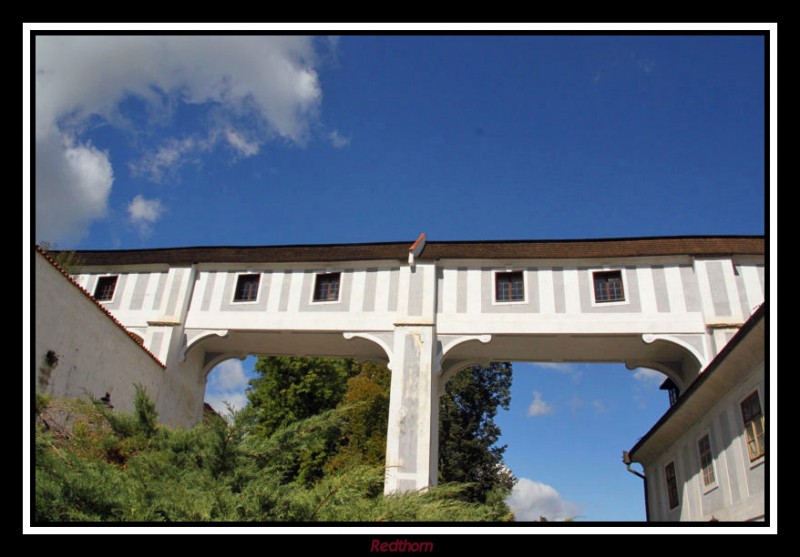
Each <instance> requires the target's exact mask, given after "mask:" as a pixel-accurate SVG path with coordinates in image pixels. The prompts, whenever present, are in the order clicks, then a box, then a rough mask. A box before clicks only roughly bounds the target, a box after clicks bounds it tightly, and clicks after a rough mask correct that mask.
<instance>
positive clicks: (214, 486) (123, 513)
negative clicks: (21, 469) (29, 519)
mask: <svg viewBox="0 0 800 557" xmlns="http://www.w3.org/2000/svg"><path fill="white" fill-rule="evenodd" d="M138 396H139V395H138V393H137V397H138ZM148 400H149V399H147V397H146V395H145V393H144V392H143V391H142V401H143V402H145V404H142V405H141V409H142V410H143V411H140V410H139V409H137V411H136V412H135V413H134V414H133V415H127V416H126V415H122V414H116V413H113V412H110V411H109V410H108V409H107V408H105V407H103V406H102V405H100V404H98V403H94V402H91V401H77V400H64V399H52V398H47V397H37V401H36V405H35V409H36V413H37V422H36V438H35V476H34V477H35V496H34V520H35V521H36V522H72V521H80V522H92V521H106V522H108V521H126V522H130V521H134V522H183V521H236V522H240V521H260V522H270V521H278V522H303V521H337V522H338V521H358V522H381V523H391V522H401V521H426V522H431V521H448V522H450V521H485V520H498V519H502V518H506V519H508V518H509V517H508V516H507V513H505V514H504V511H503V509H502V508H501V507H492V506H489V505H480V504H477V503H468V502H465V501H463V497H462V496H461V490H462V488H461V487H460V486H455V485H451V486H442V487H441V488H436V489H431V490H429V491H428V492H427V493H424V494H418V493H407V494H403V495H398V496H389V497H386V496H384V495H383V494H382V487H383V468H382V466H369V465H365V464H351V465H349V466H347V467H343V468H342V469H340V470H337V471H334V472H330V473H327V474H325V475H324V476H323V477H321V478H320V479H319V480H318V481H316V482H314V483H312V484H306V483H304V482H301V481H297V480H296V478H295V473H294V469H295V468H296V466H297V458H298V455H302V454H303V453H304V451H306V450H307V448H308V446H309V444H312V445H313V439H315V438H316V437H318V436H322V437H326V435H327V432H329V431H331V430H335V429H341V428H342V424H343V422H344V420H345V416H344V414H345V412H343V411H342V410H341V409H332V410H327V411H325V412H323V413H321V414H317V415H315V416H312V417H309V418H305V419H301V420H297V421H294V422H291V423H289V424H287V425H284V426H281V427H278V428H277V429H275V431H273V433H272V434H271V435H258V434H256V433H255V432H254V431H253V430H252V429H251V426H250V425H249V424H248V422H246V421H243V420H242V416H241V415H234V416H233V419H232V420H231V421H227V420H224V419H222V418H219V417H216V418H212V419H209V420H206V421H204V422H203V423H202V424H200V425H198V426H197V427H195V428H193V429H191V430H181V429H176V430H171V429H169V428H166V427H162V426H158V427H156V428H155V429H152V428H151V424H150V423H149V421H150V418H151V417H152V414H150V412H149V410H148V408H149V404H147V401H148ZM343 408H345V407H343ZM121 424H125V425H121Z"/></svg>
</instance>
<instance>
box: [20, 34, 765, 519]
mask: <svg viewBox="0 0 800 557" xmlns="http://www.w3.org/2000/svg"><path fill="white" fill-rule="evenodd" d="M764 59H765V42H764V39H763V38H762V37H759V36H689V35H674V36H533V35H527V36H347V35H345V36H338V37H322V36H320V37H302V36H194V37H179V36H172V37H158V36H131V37H120V36H116V37H115V36H105V37H100V36H89V37H78V36H61V37H55V36H51V37H48V36H40V37H39V38H38V39H37V44H36V78H35V90H36V97H35V104H34V105H33V108H34V112H35V116H36V121H35V126H32V127H31V130H32V131H33V133H34V137H35V141H34V144H35V155H36V159H35V161H36V162H35V168H34V169H33V171H32V173H33V175H34V176H35V188H34V189H33V190H32V191H33V192H34V193H33V194H32V196H33V198H34V199H35V202H36V205H35V207H36V212H35V217H36V221H35V231H34V239H35V240H37V241H40V240H48V241H51V242H56V243H57V244H58V246H59V247H64V248H76V249H125V248H149V247H165V246H190V245H258V244H267V245H268V244H303V243H314V244H316V243H349V242H377V241H398V240H408V241H409V242H411V241H413V240H414V239H415V238H416V237H417V236H418V235H419V233H421V232H426V233H427V234H428V238H429V239H430V240H433V241H436V240H490V239H548V238H563V239H567V238H599V237H623V236H656V235H695V234H763V233H764V232H765V218H764V216H765V183H764V168H765V164H766V162H765V160H764V142H765V134H764V119H765V97H764V94H765V93H764V72H765V68H764ZM32 168H33V167H32ZM251 367H252V359H251V358H249V359H248V360H246V361H245V362H238V361H230V362H226V363H225V364H223V366H222V369H221V370H219V371H217V372H215V373H213V374H212V375H211V376H210V379H209V392H208V398H209V399H211V400H214V401H219V400H222V399H223V398H224V399H227V400H231V401H233V402H237V401H238V402H239V403H242V402H243V399H242V388H243V385H244V384H245V383H246V380H247V377H248V369H249V368H251ZM515 372H516V374H515V378H514V390H513V402H512V407H511V410H510V411H509V412H508V413H505V414H503V415H502V416H500V417H499V422H500V424H501V427H502V429H503V431H504V442H506V443H508V444H509V449H508V451H507V453H506V460H507V462H508V464H509V465H510V467H511V468H512V470H513V471H514V473H515V474H516V475H517V476H518V477H520V478H524V479H525V481H524V482H523V481H522V480H521V481H520V490H519V499H520V501H521V502H520V503H519V505H520V506H519V508H520V509H523V508H524V512H530V513H531V515H532V516H537V515H536V514H535V513H540V512H541V513H545V512H550V513H551V515H555V516H556V517H557V518H558V517H561V518H563V517H566V516H579V517H581V519H585V520H643V519H644V501H643V497H642V485H641V480H639V479H638V478H636V477H634V476H632V475H630V474H628V473H627V472H626V471H625V468H624V466H623V465H622V464H621V463H620V454H621V451H622V450H623V449H627V448H629V447H630V446H632V445H633V444H634V443H635V441H636V440H637V438H638V437H639V436H641V435H643V434H644V433H645V432H646V431H647V429H648V428H649V427H650V425H652V424H653V423H654V422H655V420H656V419H657V418H658V417H659V416H660V415H661V414H662V413H663V411H664V410H666V407H667V396H666V393H664V392H663V391H658V388H657V387H658V384H659V383H660V381H659V380H658V379H659V378H658V377H653V375H652V374H650V373H648V372H632V371H628V370H626V369H625V368H624V366H583V365H569V366H564V365H562V366H534V365H533V364H519V365H517V366H515ZM537 505H538V506H537ZM542 509H544V510H542Z"/></svg>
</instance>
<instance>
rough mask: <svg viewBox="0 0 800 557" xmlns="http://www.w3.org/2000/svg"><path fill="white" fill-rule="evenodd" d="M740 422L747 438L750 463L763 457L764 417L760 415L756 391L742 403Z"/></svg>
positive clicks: (759, 403)
mask: <svg viewBox="0 0 800 557" xmlns="http://www.w3.org/2000/svg"><path fill="white" fill-rule="evenodd" d="M742 420H743V421H744V433H745V437H746V438H747V452H748V453H749V455H750V462H752V461H754V460H756V459H758V458H759V457H761V456H763V455H764V415H763V414H762V413H761V402H760V401H759V400H758V391H756V392H754V393H753V394H751V395H750V396H748V397H747V398H746V399H744V401H743V402H742Z"/></svg>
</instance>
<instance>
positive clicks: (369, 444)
mask: <svg viewBox="0 0 800 557" xmlns="http://www.w3.org/2000/svg"><path fill="white" fill-rule="evenodd" d="M358 367H359V373H358V375H355V376H353V377H351V378H350V379H348V380H347V391H346V392H345V394H344V398H343V400H342V403H341V404H340V406H339V408H340V409H341V411H342V414H343V423H342V436H341V439H340V441H339V451H338V454H337V455H336V456H335V457H334V458H332V459H331V460H330V461H329V462H328V468H329V469H330V470H336V469H339V468H341V467H343V466H346V465H350V466H352V465H354V464H356V463H358V464H368V465H373V466H383V465H384V461H385V460H386V429H387V427H388V423H389V388H390V386H391V382H392V374H391V372H390V371H389V369H388V368H387V367H386V366H383V365H380V364H376V363H374V362H365V363H362V364H359V366H358Z"/></svg>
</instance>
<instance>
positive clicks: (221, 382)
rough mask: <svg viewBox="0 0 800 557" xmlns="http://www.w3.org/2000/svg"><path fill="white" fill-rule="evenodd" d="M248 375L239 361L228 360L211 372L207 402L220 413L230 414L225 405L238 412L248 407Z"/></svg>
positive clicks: (207, 387) (207, 386)
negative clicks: (246, 393)
mask: <svg viewBox="0 0 800 557" xmlns="http://www.w3.org/2000/svg"><path fill="white" fill-rule="evenodd" d="M247 382H248V379H247V374H246V373H245V371H244V367H242V362H240V361H239V360H226V361H224V362H222V363H221V364H219V365H218V366H217V367H215V368H214V369H213V370H211V373H209V374H208V382H207V383H206V396H205V401H206V402H207V403H209V404H210V405H211V406H212V407H213V408H214V410H216V411H217V412H218V413H220V414H222V415H225V414H227V413H228V410H227V407H226V405H225V403H226V402H227V403H229V404H230V405H231V406H233V407H234V409H236V410H241V409H242V408H244V407H245V406H246V405H247V396H246V395H245V394H244V393H245V390H246V389H247Z"/></svg>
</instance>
